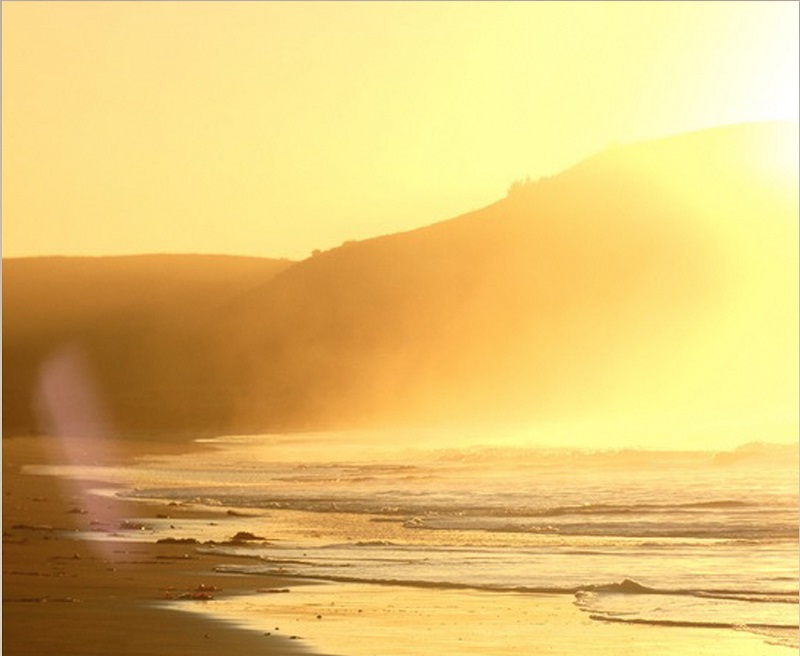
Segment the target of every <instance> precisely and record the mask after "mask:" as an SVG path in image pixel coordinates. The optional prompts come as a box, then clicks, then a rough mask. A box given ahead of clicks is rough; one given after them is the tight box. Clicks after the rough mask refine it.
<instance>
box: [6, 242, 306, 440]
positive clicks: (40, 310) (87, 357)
mask: <svg viewBox="0 0 800 656" xmlns="http://www.w3.org/2000/svg"><path fill="white" fill-rule="evenodd" d="M290 265H291V263H290V262H288V261H277V260H266V259H259V258H243V257H241V258H240V257H226V256H206V255H142V256H125V257H96V258H95V257H70V258H67V257H41V258H18V259H4V260H3V435H9V434H19V433H31V432H38V431H41V430H43V429H44V428H45V427H44V426H43V424H42V421H43V420H42V418H41V416H39V417H37V416H36V414H37V412H36V411H37V404H38V402H39V396H40V388H41V385H42V376H43V372H44V371H45V370H46V367H47V366H48V364H51V365H52V364H53V363H57V362H58V361H59V359H60V358H65V357H66V358H67V359H68V360H69V358H79V361H80V362H81V363H82V364H81V368H85V369H87V370H88V371H87V372H86V375H87V376H91V378H92V379H93V382H92V385H93V386H94V387H96V388H97V390H98V393H99V394H100V395H101V396H102V397H103V399H104V400H105V403H106V404H107V406H108V412H109V414H110V415H111V416H112V417H113V418H114V422H115V423H116V424H117V425H118V426H119V428H120V429H121V430H122V431H124V432H129V431H131V430H161V429H164V428H167V429H184V428H193V429H197V428H198V427H202V426H203V425H204V422H209V421H213V422H214V423H215V424H217V425H218V424H219V423H220V421H221V420H220V418H219V417H220V414H221V413H222V412H223V407H222V405H223V403H222V399H221V398H217V397H215V394H214V391H215V390H216V389H217V385H216V384H215V382H214V380H215V379H214V377H213V375H212V372H211V370H210V369H209V367H210V366H211V364H212V363H211V361H210V360H209V358H208V357H207V349H208V347H209V345H208V343H207V341H206V337H207V334H208V326H209V321H210V320H216V317H217V308H218V306H220V305H221V304H223V303H225V302H228V301H229V300H230V299H233V298H236V297H238V296H239V295H241V294H244V293H245V292H248V291H250V290H251V289H252V288H254V287H257V286H260V285H262V284H263V283H264V282H265V281H268V280H269V279H270V278H272V277H273V276H274V275H275V274H277V273H278V272H280V271H282V270H284V269H285V268H286V267H288V266H290ZM193 394H196V395H197V397H196V398H195V399H194V400H191V399H190V398H188V397H190V395H193Z"/></svg>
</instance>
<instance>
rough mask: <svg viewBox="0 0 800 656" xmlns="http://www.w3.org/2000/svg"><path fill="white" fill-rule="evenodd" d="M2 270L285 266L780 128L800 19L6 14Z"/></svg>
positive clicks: (266, 8) (417, 12) (613, 14)
mask: <svg viewBox="0 0 800 656" xmlns="http://www.w3.org/2000/svg"><path fill="white" fill-rule="evenodd" d="M2 12H3V21H2V37H3V39H2V42H3V43H2V48H3V51H2V73H3V100H2V103H3V105H2V111H3V174H2V175H3V180H2V181H3V201H2V203H3V207H2V209H3V255H4V256H5V257H16V256H29V255H47V254H65V255H109V254H124V253H143V252H169V253H191V252H199V253H226V254H242V255H257V256H266V257H288V258H291V259H302V258H305V257H307V256H309V255H310V254H311V251H312V250H314V249H322V250H325V249H329V248H332V247H335V246H338V245H339V244H341V243H342V242H344V241H347V240H353V239H364V238H367V237H372V236H377V235H381V234H388V233H394V232H399V231H404V230H409V229H412V228H416V227H419V226H423V225H428V224H431V223H434V222H436V221H440V220H444V219H447V218H451V217H453V216H456V215H458V214H461V213H463V212H467V211H470V210H473V209H476V208H479V207H482V206H484V205H487V204H489V203H491V202H494V201H495V200H496V199H498V198H501V197H502V196H503V195H504V194H505V192H506V190H507V188H508V186H509V185H510V184H511V183H512V182H513V181H514V180H517V179H523V178H525V177H526V176H530V177H531V178H532V179H536V178H538V177H540V176H545V175H553V174H556V173H558V172H559V171H561V170H563V169H565V168H567V167H569V166H571V165H573V164H575V163H576V162H578V161H580V160H581V159H584V158H585V157H587V156H589V155H591V154H593V153H595V152H597V151H599V150H602V149H603V148H605V147H607V146H609V145H611V144H614V143H628V142H633V141H637V140H642V139H649V138H655V137H660V136H666V135H670V134H676V133H679V132H684V131H690V130H696V129H701V128H706V127H712V126H716V125H723V124H732V123H739V122H748V121H757V120H767V119H787V118H788V119H797V115H798V100H797V98H798V95H799V94H798V77H799V75H798V63H797V62H798V58H799V57H798V32H797V23H798V5H797V4H796V3H787V2H775V3H770V2H761V3H746V2H741V3H728V2H707V3H705V2H697V3H694V2H693V3H662V2H658V3H646V2H643V3H600V2H598V3H572V2H569V3H544V2H531V3H527V2H515V3H503V2H470V3H457V2H456V3H450V2H447V3H445V2H441V3H423V2H408V3H406V2H403V3H362V2H358V3H356V2H353V3H346V2H336V3H315V2H301V3H293V2H285V3H281V2H247V3H235V2H224V3H222V2H220V3H193V2H158V3H156V2H146V3H145V2H142V3H139V2H137V3H125V2H112V3H98V2H86V3H81V2H69V3H48V2H15V1H14V0H11V1H7V2H3V7H2Z"/></svg>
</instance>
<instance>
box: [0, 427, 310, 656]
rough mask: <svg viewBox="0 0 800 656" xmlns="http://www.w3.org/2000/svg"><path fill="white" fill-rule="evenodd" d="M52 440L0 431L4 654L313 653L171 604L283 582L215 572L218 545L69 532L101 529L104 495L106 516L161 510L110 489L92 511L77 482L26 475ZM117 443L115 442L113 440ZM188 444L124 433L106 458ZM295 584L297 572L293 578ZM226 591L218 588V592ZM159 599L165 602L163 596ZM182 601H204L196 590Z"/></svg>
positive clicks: (189, 512)
mask: <svg viewBox="0 0 800 656" xmlns="http://www.w3.org/2000/svg"><path fill="white" fill-rule="evenodd" d="M55 440H56V438H50V437H24V438H23V437H19V438H18V437H15V438H4V439H3V653H4V654H13V655H17V656H25V655H27V654H31V655H33V654H37V655H38V654H43V653H61V654H108V653H109V649H110V648H113V652H114V653H115V654H118V655H123V654H170V655H172V656H179V655H183V654H187V655H188V654H194V655H197V656H202V655H203V654H208V655H209V656H211V655H212V654H213V655H215V656H218V654H219V653H220V649H223V650H225V652H226V653H234V654H242V655H247V654H264V655H268V656H295V655H297V654H309V653H312V652H311V651H310V650H309V649H308V648H307V647H305V646H303V645H302V644H301V641H300V640H291V639H290V636H282V635H279V634H275V633H272V634H271V635H265V634H264V633H263V632H257V631H254V630H247V629H244V628H242V627H241V626H236V625H234V624H233V623H229V622H223V621H218V620H214V619H213V618H212V617H211V616H210V615H208V614H206V613H183V612H175V611H172V610H169V609H165V608H164V607H163V601H164V600H165V599H170V598H176V597H181V596H184V595H189V596H192V595H196V596H198V597H202V595H203V594H207V595H210V596H219V595H231V596H232V595H236V594H242V593H254V592H255V591H256V590H258V589H266V588H271V587H275V588H282V587H286V585H288V582H287V581H284V580H281V579H279V578H276V577H268V576H252V577H251V576H241V575H239V576H231V575H227V576H221V575H219V574H217V573H215V572H214V567H215V566H216V565H218V564H219V563H220V562H221V559H220V558H219V557H215V556H214V555H213V554H207V553H198V552H197V551H196V549H195V548H194V547H193V546H192V545H186V544H164V543H161V544H157V543H156V542H155V540H153V541H152V542H143V541H136V542H127V541H115V542H113V543H102V542H96V541H87V540H80V539H75V536H76V534H77V533H78V532H80V531H86V530H92V529H93V528H97V526H98V524H97V523H95V524H93V522H98V521H100V520H98V519H97V518H96V517H93V514H95V513H96V512H98V511H99V510H100V508H99V507H98V503H99V504H102V508H101V510H102V512H103V513H105V516H104V518H103V519H102V521H104V522H107V521H108V518H109V517H116V518H120V521H123V520H124V518H126V517H130V516H141V515H142V513H143V512H145V513H150V514H152V515H153V516H155V515H156V513H157V509H156V508H154V507H148V506H147V504H143V503H136V502H131V501H128V500H126V499H122V498H119V497H115V496H108V497H103V498H102V499H95V500H94V502H93V506H92V510H88V509H87V508H86V507H85V506H86V505H87V504H86V498H84V497H83V495H82V492H81V489H80V488H78V487H76V486H75V484H74V482H73V481H69V480H65V479H62V478H60V477H55V476H47V475H37V474H30V473H26V472H25V471H24V470H23V468H24V467H25V466H29V465H52V464H61V463H60V462H59V460H60V457H59V455H58V451H57V450H56V449H55V446H56V445H55ZM120 442H122V441H120ZM198 448H199V447H198V446H197V445H194V446H193V445H192V444H191V443H178V444H164V443H159V442H156V441H149V440H148V441H130V442H125V443H124V444H120V445H119V449H118V450H117V455H116V457H117V458H119V461H118V462H116V463H113V464H119V465H123V466H124V465H125V464H126V463H129V462H130V458H132V457H136V456H139V455H146V454H148V455H149V454H152V453H167V452H171V453H180V452H181V450H183V451H187V452H189V451H191V450H192V449H194V450H197V449H198ZM173 512H174V514H175V516H176V518H177V517H192V518H202V517H210V516H209V515H208V514H204V513H201V512H198V511H197V510H194V509H184V508H170V513H173ZM291 585H292V586H296V585H298V581H297V580H292V581H291ZM215 588H221V590H215ZM159 602H161V603H160V604H159ZM182 603H187V604H202V603H203V600H202V598H200V599H186V600H184V601H183V602H182Z"/></svg>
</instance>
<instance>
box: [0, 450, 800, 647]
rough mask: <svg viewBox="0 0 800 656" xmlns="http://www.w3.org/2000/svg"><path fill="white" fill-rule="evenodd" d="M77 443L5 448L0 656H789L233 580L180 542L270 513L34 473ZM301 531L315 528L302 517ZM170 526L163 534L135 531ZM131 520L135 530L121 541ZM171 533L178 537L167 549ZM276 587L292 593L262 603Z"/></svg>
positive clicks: (683, 634)
mask: <svg viewBox="0 0 800 656" xmlns="http://www.w3.org/2000/svg"><path fill="white" fill-rule="evenodd" d="M77 444H78V442H77V441H76V442H75V443H74V444H73V445H72V447H70V449H68V451H69V453H70V454H71V456H70V455H69V454H67V455H65V451H64V449H63V448H62V446H63V445H62V446H60V445H59V441H58V440H57V438H48V437H40V438H6V439H4V440H3V624H4V628H5V630H4V631H3V650H4V653H7V654H15V655H23V656H25V655H28V654H37V655H38V654H41V653H50V652H55V653H62V654H107V653H108V652H109V648H112V647H113V650H114V652H115V653H116V654H120V655H125V654H153V655H154V656H160V655H162V654H163V655H165V656H166V655H170V656H173V655H183V654H187V655H188V654H197V655H199V656H203V654H209V655H211V654H214V655H217V654H218V653H219V652H220V650H225V652H226V653H234V654H241V655H243V656H246V655H247V654H263V655H265V656H296V655H298V654H317V655H319V654H322V653H333V654H339V655H340V656H360V655H361V654H372V653H383V652H384V651H385V650H386V647H387V646H388V647H391V649H390V653H392V654H403V655H406V654H408V655H410V656H411V655H416V654H422V653H427V652H429V651H436V652H437V653H461V654H480V655H481V656H483V655H491V656H498V655H500V654H508V655H511V654H518V653H533V654H536V655H537V656H545V655H552V656H565V655H570V656H571V655H573V654H579V653H580V654H596V655H598V656H599V655H601V654H605V653H609V652H610V651H614V650H616V649H619V648H621V647H622V646H624V648H625V649H626V650H627V651H628V653H631V654H650V653H660V654H664V655H668V656H677V655H681V656H683V655H684V654H685V655H686V656H689V654H691V655H692V656H697V655H705V656H711V655H716V654H725V655H726V656H730V655H731V654H733V655H735V654H742V655H744V654H747V656H756V655H759V656H761V655H763V656H767V655H773V654H774V655H775V656H780V655H781V654H786V653H788V652H786V647H785V646H778V645H774V644H768V643H767V642H765V641H764V640H763V639H762V638H761V637H760V636H757V635H753V634H752V633H746V632H740V631H730V630H723V629H714V628H673V627H663V626H660V627H659V626H637V625H631V624H623V623H620V624H615V623H607V622H598V621H596V620H595V619H593V618H592V617H590V616H589V615H588V614H587V613H585V612H582V611H581V610H580V609H579V608H577V607H576V606H575V604H574V603H573V601H574V600H573V599H572V598H571V596H570V595H540V594H525V593H515V592H492V591H486V590H475V589H464V590H447V589H444V588H442V587H437V586H430V587H427V586H426V587H421V588H413V587H408V586H403V585H392V584H390V583H389V582H387V584H384V585H374V584H369V583H360V582H345V583H336V582H334V580H332V579H331V580H328V581H327V582H326V581H311V580H305V579H302V578H296V577H294V576H286V577H282V576H280V575H275V574H272V573H263V572H262V571H259V572H258V573H254V572H253V573H250V572H247V571H240V572H232V571H231V568H230V566H229V564H230V562H231V559H232V558H233V556H231V555H230V554H225V553H224V550H223V551H220V552H215V550H214V549H213V548H211V549H209V548H202V547H203V545H202V544H200V543H199V541H194V540H191V539H187V538H186V537H184V536H188V535H196V536H200V537H203V536H207V535H209V534H213V535H215V536H217V535H223V534H224V535H226V536H232V535H234V534H235V533H236V532H237V531H238V530H241V529H242V528H243V527H244V528H247V527H249V528H252V529H253V530H256V526H257V527H258V528H257V530H258V532H259V533H260V534H263V536H264V537H266V538H267V540H270V541H271V540H272V539H273V538H277V540H278V541H280V539H281V536H280V529H279V524H280V522H279V521H278V518H277V516H270V515H249V514H247V515H243V514H242V512H241V510H242V509H238V510H237V509H230V508H227V509H226V507H219V508H217V509H216V510H214V509H205V508H202V507H200V506H198V505H194V504H179V503H174V502H166V501H163V502H158V503H153V502H152V500H147V499H136V500H134V499H132V498H130V497H129V496H127V495H118V494H115V493H113V492H112V493H110V494H102V495H99V494H97V489H98V487H102V488H104V489H105V490H108V489H110V488H113V487H114V484H113V483H111V482H109V481H107V480H102V481H100V480H95V481H86V480H76V479H73V478H67V477H63V476H56V475H42V474H41V473H34V472H36V471H37V469H38V468H40V467H41V466H43V465H44V466H47V467H52V466H56V467H55V470H57V469H58V465H65V464H67V465H75V464H78V463H77V462H76V459H75V454H76V453H77V450H76V449H75V448H74V447H76V445H77ZM85 446H86V447H87V448H86V449H84V450H83V453H84V454H89V456H91V457H92V458H95V460H94V461H92V462H86V463H85V464H90V465H96V464H103V465H104V466H110V467H114V466H121V467H124V466H130V465H131V464H132V463H134V462H136V461H137V460H139V459H141V458H149V457H152V456H181V457H183V456H184V454H185V456H186V457H187V458H191V456H192V454H198V453H200V452H201V451H203V450H205V449H208V448H211V447H209V446H208V445H207V444H203V443H197V442H194V443H192V442H166V441H165V442H157V441H155V440H153V441H150V440H129V441H125V440H120V441H118V442H114V443H113V444H112V445H111V446H112V447H113V448H111V449H109V450H108V452H107V453H105V454H102V453H101V454H99V455H97V452H96V451H94V450H92V449H91V448H90V447H91V445H85ZM81 448H83V447H81ZM98 459H100V460H102V462H101V463H100V462H97V460H98ZM38 471H41V469H38ZM51 473H52V472H51ZM119 489H120V490H121V489H124V488H119ZM311 515H314V514H313V513H312V514H311ZM254 517H259V521H258V522H257V524H256V523H254V522H253V518H254ZM312 520H313V521H318V520H319V517H317V518H316V519H315V518H314V517H313V516H309V517H307V518H306V521H309V522H310V521H312ZM173 521H174V525H175V526H174V527H173V528H174V529H175V530H172V531H164V530H156V531H152V530H146V529H145V526H144V525H145V524H148V525H153V526H156V525H158V526H162V527H163V526H164V525H165V524H166V525H167V526H169V525H170V523H171V522H173ZM139 522H141V523H142V529H143V530H142V534H141V535H132V533H134V531H135V530H136V528H137V525H138V523H139ZM270 522H273V527H274V529H275V530H274V531H273V534H271V533H270V530H269V526H270ZM284 523H285V522H284ZM309 526H310V525H306V527H305V528H306V530H308V529H309ZM315 526H316V528H318V529H320V530H322V527H321V525H315ZM193 530H196V532H195V533H192V531H193ZM181 531H182V532H181ZM187 531H188V532H187ZM114 533H118V535H115V536H114V537H113V539H109V536H110V535H111V534H114ZM93 534H97V535H98V537H100V538H101V539H92V535H93ZM169 534H171V535H174V536H175V537H174V538H171V539H170V541H168V542H165V541H163V538H164V536H165V535H169ZM329 537H330V536H327V535H326V539H328V538H329ZM338 537H339V538H341V536H338ZM159 538H161V539H162V541H161V542H159V541H158V539H159ZM214 539H217V538H216V537H215V538H214ZM184 540H185V541H184ZM239 562H241V561H239ZM225 565H228V567H225ZM233 569H234V570H235V569H236V568H233ZM246 569H247V568H245V570H246ZM278 591H291V593H292V594H265V593H268V592H278ZM532 642H535V649H534V650H533V651H530V650H531V649H532V647H531V644H532ZM437 645H438V646H437ZM46 650H49V651H46ZM376 650H378V651H377V652H376ZM442 650H444V651H442Z"/></svg>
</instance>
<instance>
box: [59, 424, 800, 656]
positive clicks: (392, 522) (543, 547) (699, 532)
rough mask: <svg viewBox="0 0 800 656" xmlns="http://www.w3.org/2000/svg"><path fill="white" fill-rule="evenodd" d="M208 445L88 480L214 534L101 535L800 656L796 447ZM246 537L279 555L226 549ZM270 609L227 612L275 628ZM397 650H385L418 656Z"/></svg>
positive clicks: (253, 569) (253, 565) (255, 565)
mask: <svg viewBox="0 0 800 656" xmlns="http://www.w3.org/2000/svg"><path fill="white" fill-rule="evenodd" d="M394 435H395V437H397V435H399V434H394ZM204 446H205V448H204V449H203V450H202V451H199V452H198V453H196V454H193V455H191V456H160V457H151V458H147V459H143V460H141V461H139V463H138V464H137V465H136V466H134V467H131V468H125V469H117V470H107V471H104V472H98V471H95V472H94V473H93V474H91V477H92V478H94V479H95V480H98V479H105V480H113V481H115V482H117V483H123V484H124V485H125V486H126V487H127V490H126V491H125V492H124V493H123V494H125V495H127V496H130V497H133V498H137V499H143V500H150V501H155V502H157V503H162V504H163V503H167V504H168V503H172V504H186V505H193V506H206V507H212V508H216V509H218V510H220V511H221V519H220V521H219V522H192V521H184V522H181V523H179V524H175V523H174V522H173V521H172V520H170V519H168V518H162V519H146V520H145V519H143V520H140V521H137V522H133V523H131V524H129V525H124V526H123V528H122V529H121V530H120V531H117V532H115V534H113V535H108V534H100V535H98V534H95V535H91V536H87V537H90V538H92V539H115V538H120V537H125V538H129V537H130V535H131V534H135V538H136V539H149V540H153V539H156V538H160V537H165V536H168V537H174V538H176V539H180V538H195V539H198V540H199V542H201V543H204V544H201V545H200V546H199V549H201V550H206V551H213V552H215V553H217V554H222V555H225V556H229V557H230V564H226V565H224V566H222V567H220V573H225V574H231V573H233V574H235V573H256V574H259V573H263V574H280V575H281V576H284V577H296V578H297V579H303V580H309V579H310V580H315V581H320V582H325V583H326V585H328V586H335V589H337V590H340V591H341V590H343V589H344V590H350V591H351V592H352V591H356V590H361V591H362V594H363V595H364V596H365V598H375V599H377V598H378V597H380V596H383V597H384V598H386V597H389V598H390V597H391V595H392V594H394V595H395V598H398V599H399V598H401V596H402V595H403V594H406V593H407V592H408V591H409V590H425V591H427V592H431V591H433V592H438V593H440V594H441V595H442V596H441V597H440V599H445V597H446V595H452V594H453V593H454V592H459V591H461V592H465V593H466V592H469V593H470V594H472V595H475V594H478V595H483V596H482V597H481V599H483V600H484V601H482V602H481V603H482V604H484V605H485V604H488V605H489V607H491V604H492V603H493V602H492V601H491V599H492V598H494V599H495V603H501V600H502V599H503V598H504V597H503V596H502V595H509V594H511V595H514V598H515V599H519V598H524V597H525V596H526V595H529V596H531V597H534V596H535V597H536V598H542V597H547V598H553V599H558V600H561V601H562V602H563V601H568V602H569V603H570V604H572V605H573V606H574V607H575V608H577V609H578V610H579V611H580V613H581V614H582V616H583V617H584V619H586V620H589V621H591V622H592V623H606V624H609V623H611V624H626V625H631V626H651V627H660V628H661V629H662V630H663V629H670V630H672V629H675V630H677V629H692V628H694V629H697V630H702V629H717V630H723V631H729V632H746V633H749V634H751V635H753V636H758V637H759V639H760V640H761V641H762V642H763V644H764V645H769V646H774V647H775V648H776V650H777V651H778V652H779V653H780V652H786V653H788V652H787V651H786V649H785V648H787V647H788V648H792V649H795V650H797V648H798V471H797V456H796V454H797V450H796V448H793V447H781V446H776V445H772V446H770V445H764V444H752V445H748V446H746V447H742V448H741V449H738V450H735V451H731V452H722V453H715V452H707V451H681V452H670V451H645V450H634V449H629V450H613V451H600V450H598V451H589V450H580V449H557V448H535V447H521V446H503V447H490V446H480V445H473V446H469V447H453V446H437V444H436V441H435V440H431V441H426V440H417V441H416V442H415V443H414V445H413V446H409V445H408V442H406V441H404V440H402V439H399V438H398V439H390V440H387V439H386V438H385V436H384V437H383V439H377V437H376V435H375V434H372V433H333V434H303V435H263V436H238V437H224V438H217V439H214V440H210V441H206V442H205V444H204ZM60 473H70V472H64V471H62V472H60ZM72 473H73V474H76V472H72ZM83 475H86V472H85V471H84V472H83ZM115 494H120V492H119V491H117V492H115ZM126 528H128V529H130V530H125V529H126ZM239 531H247V532H248V533H252V534H253V536H254V537H257V538H265V539H264V540H261V539H254V540H248V541H246V542H244V543H238V544H237V543H231V541H230V538H231V537H232V536H233V535H234V534H235V533H236V532H239ZM326 589H328V588H326ZM331 589H333V588H331ZM370 591H371V592H370ZM314 594H316V595H317V597H316V599H317V602H314V601H313V599H314V598H315V597H314ZM319 594H320V593H319V592H316V593H313V592H312V593H311V597H310V598H311V599H312V601H309V602H308V604H311V605H315V604H316V606H318V605H319V604H318V601H319V598H320V597H319ZM276 598H277V596H275V595H261V596H260V597H259V596H254V597H252V598H248V599H246V600H238V601H237V602H236V603H233V604H232V605H231V604H230V603H229V605H228V607H227V610H225V613H227V615H226V616H227V617H228V618H229V619H231V618H233V619H236V618H237V613H238V616H240V619H241V621H242V622H243V623H245V624H248V625H249V626H251V628H253V627H255V628H263V630H264V631H268V630H271V629H273V628H274V627H272V624H274V619H273V617H274V615H269V613H268V612H267V611H268V609H273V611H274V609H275V608H276V601H275V600H276ZM337 598H339V599H343V598H344V597H343V596H342V594H341V593H340V594H339V596H338V597H337ZM487 599H489V601H487ZM281 603H287V602H285V601H283V600H281ZM237 604H238V605H237ZM293 604H295V606H293V610H292V612H297V607H296V604H297V602H296V600H295V601H293ZM359 604H360V605H362V606H364V605H365V604H368V602H366V601H361V602H359V603H356V604H355V605H359ZM316 606H315V607H316ZM353 608H355V606H354V607H353ZM259 612H260V615H259ZM275 612H277V611H275ZM358 612H359V613H362V609H359V610H358ZM225 613H223V614H225ZM354 613H355V611H354ZM362 615H364V613H362ZM259 617H261V618H262V619H261V620H259V619H258V618H259ZM364 617H366V615H364ZM417 619H418V618H417ZM365 621H366V620H365ZM259 622H261V623H262V624H263V626H261V625H259ZM451 628H452V627H451ZM375 630H376V631H378V630H379V628H378V629H375ZM387 630H388V629H387ZM322 642H323V644H322V647H323V648H324V647H325V646H326V645H325V644H324V640H323V641H322ZM331 644H335V643H331ZM386 645H387V646H385V647H383V648H381V650H380V652H379V653H382V654H384V655H386V656H390V655H391V654H405V653H409V652H407V651H406V649H407V647H403V646H402V641H398V640H395V641H391V640H390V641H389V642H388V643H386ZM392 645H395V646H394V647H393V646H392ZM443 649H444V651H445V652H447V653H491V649H487V650H486V651H485V652H484V651H480V650H477V651H469V649H468V648H467V647H466V646H465V645H464V644H463V642H462V643H459V644H458V645H457V646H454V645H451V646H449V647H447V646H445V647H443ZM356 651H357V650H356ZM612 651H613V650H612ZM363 653H368V652H367V651H364V652H363ZM370 653H371V652H370ZM518 653H523V652H518ZM607 653H610V652H607ZM354 656H355V652H354Z"/></svg>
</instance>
